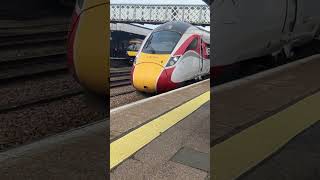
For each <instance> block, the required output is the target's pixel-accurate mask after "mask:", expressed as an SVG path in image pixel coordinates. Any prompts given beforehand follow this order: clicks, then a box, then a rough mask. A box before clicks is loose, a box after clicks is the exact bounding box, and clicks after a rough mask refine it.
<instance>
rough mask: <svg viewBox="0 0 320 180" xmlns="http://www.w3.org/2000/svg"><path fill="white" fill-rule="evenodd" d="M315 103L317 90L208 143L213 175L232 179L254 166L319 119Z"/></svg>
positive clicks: (222, 179)
mask: <svg viewBox="0 0 320 180" xmlns="http://www.w3.org/2000/svg"><path fill="white" fill-rule="evenodd" d="M319 107H320V92H318V93H316V94H314V95H312V96H309V97H307V98H305V99H303V100H301V101H299V102H298V103H296V104H294V105H292V106H290V107H289V108H287V109H285V110H283V111H281V112H279V113H277V114H275V115H273V116H271V117H269V118H267V119H265V120H263V121H262V122H260V123H258V124H256V125H254V126H252V127H250V128H248V129H246V130H244V131H242V132H241V133H239V134H237V135H234V136H233V137H231V138H230V139H227V140H226V141H224V142H222V143H220V144H217V145H216V146H214V147H212V148H211V151H210V154H211V174H212V176H213V179H214V180H230V179H235V178H237V177H239V176H240V175H241V174H243V173H245V172H246V171H248V170H249V169H250V168H252V167H254V166H256V165H257V164H258V163H259V162H261V161H262V160H264V159H265V158H267V157H268V156H270V155H271V154H272V153H274V152H276V151H277V150H279V149H280V148H281V147H282V146H284V145H285V144H287V143H288V141H289V140H290V139H292V138H293V137H295V136H296V135H297V134H299V133H300V132H302V131H303V130H305V129H306V128H308V127H310V126H311V125H312V124H314V123H316V122H317V121H318V120H319V119H320V111H319ZM213 131H214V130H213Z"/></svg>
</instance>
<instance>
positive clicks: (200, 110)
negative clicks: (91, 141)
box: [110, 80, 210, 180]
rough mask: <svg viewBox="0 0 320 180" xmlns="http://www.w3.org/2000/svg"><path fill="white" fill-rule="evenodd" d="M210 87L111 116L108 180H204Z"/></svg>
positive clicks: (170, 94) (139, 104) (199, 86)
mask: <svg viewBox="0 0 320 180" xmlns="http://www.w3.org/2000/svg"><path fill="white" fill-rule="evenodd" d="M209 84H210V81H209V80H205V81H202V82H199V83H196V84H193V85H190V86H187V87H184V88H181V89H178V90H174V91H170V92H168V93H164V94H161V95H158V96H154V97H152V98H148V99H146V100H141V101H138V102H136V103H132V104H130V105H126V106H122V107H119V108H116V109H113V110H111V112H110V117H111V118H110V132H111V134H110V138H111V145H110V157H111V159H110V169H111V174H110V176H111V179H113V180H117V179H123V180H124V179H133V177H134V179H137V180H140V179H141V180H143V179H181V180H182V179H206V178H207V179H208V177H209V170H210V163H209V150H210V146H209V145H210V128H209V127H210V126H209V123H210V117H209V115H210V103H209V102H210V101H209V99H210V93H209Z"/></svg>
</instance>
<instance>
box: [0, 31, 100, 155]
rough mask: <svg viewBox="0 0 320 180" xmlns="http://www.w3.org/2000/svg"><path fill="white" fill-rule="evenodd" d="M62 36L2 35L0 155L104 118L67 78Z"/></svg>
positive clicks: (57, 34) (63, 36) (0, 46)
mask: <svg viewBox="0 0 320 180" xmlns="http://www.w3.org/2000/svg"><path fill="white" fill-rule="evenodd" d="M0 31H2V29H0ZM66 35H67V32H66V31H56V32H40V33H27V34H15V33H12V34H10V35H8V36H5V35H3V34H1V33H0V48H1V49H0V56H1V58H0V94H1V98H0V119H1V122H0V124H1V125H0V151H4V150H6V149H8V148H12V147H16V146H19V145H22V144H25V143H28V142H32V141H36V140H39V139H41V138H43V137H45V136H49V135H53V134H56V133H60V132H64V131H67V130H70V129H72V128H77V127H79V126H82V125H85V124H88V123H92V122H94V121H97V120H101V119H102V118H105V115H106V112H99V111H98V110H97V109H95V108H92V107H90V105H89V104H88V100H87V97H86V94H85V90H84V89H83V88H82V87H81V86H80V85H79V84H78V83H76V82H75V81H74V79H73V78H72V77H71V75H70V73H69V72H68V67H67V61H66V48H65V47H66V46H65V44H66ZM57 49H58V50H57ZM24 52H27V53H24Z"/></svg>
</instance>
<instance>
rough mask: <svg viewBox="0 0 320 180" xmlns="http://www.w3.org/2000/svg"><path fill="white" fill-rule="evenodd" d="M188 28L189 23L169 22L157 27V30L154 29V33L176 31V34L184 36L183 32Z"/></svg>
mask: <svg viewBox="0 0 320 180" xmlns="http://www.w3.org/2000/svg"><path fill="white" fill-rule="evenodd" d="M190 27H192V25H191V24H189V23H185V22H182V21H171V22H167V23H165V24H162V25H160V26H158V27H157V28H155V29H154V31H155V32H157V31H164V30H170V31H176V32H178V33H181V34H184V32H186V30H187V29H188V28H190Z"/></svg>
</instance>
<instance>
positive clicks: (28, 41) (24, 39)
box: [0, 31, 68, 49]
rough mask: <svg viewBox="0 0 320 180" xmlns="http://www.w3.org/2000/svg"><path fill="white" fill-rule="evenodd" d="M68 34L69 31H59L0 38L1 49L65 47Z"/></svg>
mask: <svg viewBox="0 0 320 180" xmlns="http://www.w3.org/2000/svg"><path fill="white" fill-rule="evenodd" d="M67 34H68V31H57V32H40V33H33V34H16V35H6V36H0V48H2V49H3V48H5V49H10V48H18V47H23V46H24V47H27V46H43V45H48V44H49V45H52V44H61V45H64V44H66V42H67Z"/></svg>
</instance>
